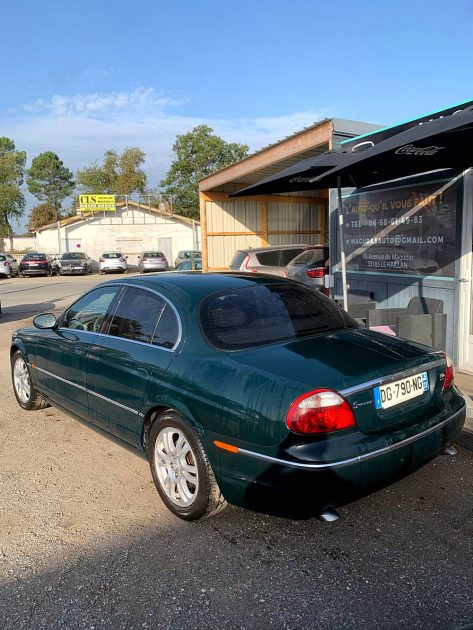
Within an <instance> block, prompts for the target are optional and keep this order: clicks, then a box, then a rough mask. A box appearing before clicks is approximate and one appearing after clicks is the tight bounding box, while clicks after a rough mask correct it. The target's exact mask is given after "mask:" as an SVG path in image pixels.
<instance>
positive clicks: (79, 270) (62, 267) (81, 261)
mask: <svg viewBox="0 0 473 630" xmlns="http://www.w3.org/2000/svg"><path fill="white" fill-rule="evenodd" d="M57 264H58V270H59V275H60V276H64V275H66V274H69V275H72V274H86V273H92V258H89V256H87V254H86V253H85V252H68V253H66V254H63V255H62V256H61V258H60V259H59V260H58V263H57Z"/></svg>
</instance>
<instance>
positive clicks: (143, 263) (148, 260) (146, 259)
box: [138, 251, 169, 273]
mask: <svg viewBox="0 0 473 630" xmlns="http://www.w3.org/2000/svg"><path fill="white" fill-rule="evenodd" d="M168 269H169V264H168V260H167V258H166V256H165V255H164V254H163V252H158V251H148V252H143V253H142V254H140V255H139V256H138V270H139V272H140V273H145V272H146V271H167V270H168Z"/></svg>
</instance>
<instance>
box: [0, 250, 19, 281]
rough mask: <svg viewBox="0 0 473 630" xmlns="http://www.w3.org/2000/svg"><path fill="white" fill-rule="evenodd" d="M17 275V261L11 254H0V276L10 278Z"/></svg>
mask: <svg viewBox="0 0 473 630" xmlns="http://www.w3.org/2000/svg"><path fill="white" fill-rule="evenodd" d="M17 275H18V261H17V259H16V258H15V257H14V256H12V255H11V254H4V253H3V252H2V253H1V254H0V278H11V277H12V276H17Z"/></svg>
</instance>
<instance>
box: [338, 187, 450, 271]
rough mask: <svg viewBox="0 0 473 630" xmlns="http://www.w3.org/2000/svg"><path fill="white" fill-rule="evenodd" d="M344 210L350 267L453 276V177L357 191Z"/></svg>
mask: <svg viewBox="0 0 473 630" xmlns="http://www.w3.org/2000/svg"><path fill="white" fill-rule="evenodd" d="M343 214H344V219H345V220H344V240H345V254H346V262H347V270H349V271H371V272H381V273H396V274H415V275H423V276H425V275H428V276H444V277H445V276H451V277H453V276H454V273H455V266H454V264H455V260H456V258H457V256H458V252H459V243H458V242H457V241H456V214H457V186H456V184H455V183H452V182H447V183H445V182H443V183H442V182H435V183H431V184H421V185H414V186H410V187H402V188H393V189H387V190H377V191H373V192H363V193H359V194H353V195H350V196H348V197H345V199H344V201H343Z"/></svg>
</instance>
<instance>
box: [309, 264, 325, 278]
mask: <svg viewBox="0 0 473 630" xmlns="http://www.w3.org/2000/svg"><path fill="white" fill-rule="evenodd" d="M326 274H327V268H326V267H314V269H307V275H308V276H309V278H323V277H324V276H325V275H326Z"/></svg>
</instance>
